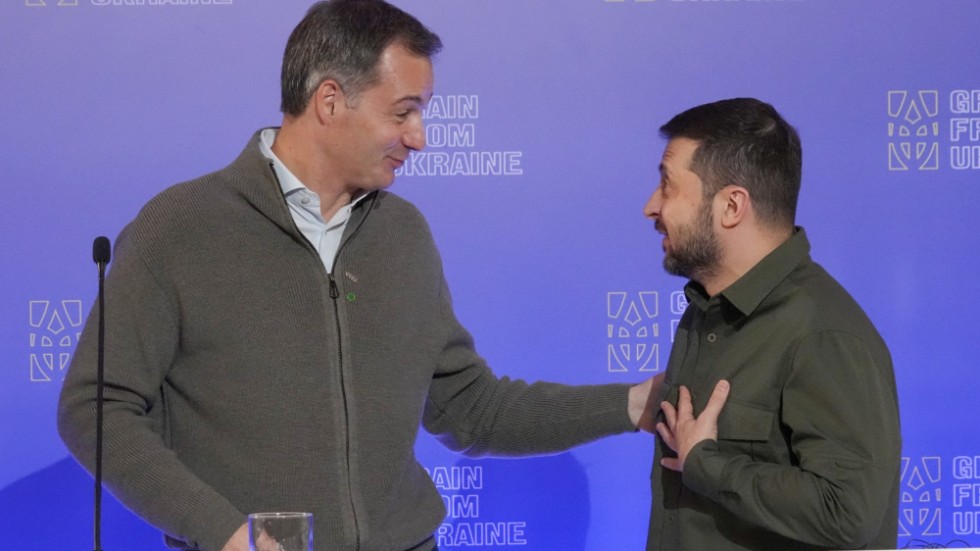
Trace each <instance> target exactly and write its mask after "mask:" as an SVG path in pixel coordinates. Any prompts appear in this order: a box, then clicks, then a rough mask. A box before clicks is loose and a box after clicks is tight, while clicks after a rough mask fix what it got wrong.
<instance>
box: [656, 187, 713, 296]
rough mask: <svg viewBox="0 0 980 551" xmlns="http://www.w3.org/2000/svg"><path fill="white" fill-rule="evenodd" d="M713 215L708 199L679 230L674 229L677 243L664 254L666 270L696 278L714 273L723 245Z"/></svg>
mask: <svg viewBox="0 0 980 551" xmlns="http://www.w3.org/2000/svg"><path fill="white" fill-rule="evenodd" d="M713 218H714V217H713V216H712V213H711V203H710V202H709V201H705V202H704V204H702V206H701V208H700V209H699V210H698V214H697V217H696V218H695V219H694V220H693V221H692V222H691V223H690V224H688V225H687V226H686V227H684V228H682V229H681V230H680V231H676V230H675V232H674V233H675V239H671V242H672V243H673V244H674V245H675V246H674V248H673V250H670V251H665V253H666V254H665V255H664V270H665V271H666V272H667V273H669V274H672V275H676V276H682V277H686V278H688V279H693V280H695V281H702V280H703V279H705V278H707V277H710V276H711V275H712V274H714V272H715V269H716V268H717V266H718V260H719V258H720V257H721V249H720V247H719V245H718V239H717V237H715V234H714V231H713V230H712V222H713Z"/></svg>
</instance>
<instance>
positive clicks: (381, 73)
mask: <svg viewBox="0 0 980 551" xmlns="http://www.w3.org/2000/svg"><path fill="white" fill-rule="evenodd" d="M433 82H434V76H433V72H432V61H430V60H429V58H427V57H425V56H417V55H414V54H412V53H411V52H409V51H408V50H406V49H405V48H404V47H403V46H401V45H399V44H392V45H390V46H388V47H387V48H385V50H384V51H383V52H382V53H381V57H380V58H379V59H378V81H377V83H376V84H375V85H374V86H372V87H370V88H368V89H367V90H366V91H365V93H366V94H374V95H378V96H384V98H383V99H384V100H385V101H389V102H392V103H394V102H398V101H402V100H415V101H419V102H423V103H424V102H426V101H428V100H429V98H430V97H432V87H433Z"/></svg>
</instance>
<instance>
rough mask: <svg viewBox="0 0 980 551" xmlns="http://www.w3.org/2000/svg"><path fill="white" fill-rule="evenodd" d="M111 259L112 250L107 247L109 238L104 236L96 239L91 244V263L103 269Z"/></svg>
mask: <svg viewBox="0 0 980 551" xmlns="http://www.w3.org/2000/svg"><path fill="white" fill-rule="evenodd" d="M111 257H112V248H111V247H110V246H109V238H108V237H106V236H104V235H100V236H98V237H96V238H95V242H94V243H92V261H93V262H95V263H96V264H99V265H100V267H102V268H105V265H106V264H108V263H109V259H110V258H111Z"/></svg>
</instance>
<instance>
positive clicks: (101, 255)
mask: <svg viewBox="0 0 980 551" xmlns="http://www.w3.org/2000/svg"><path fill="white" fill-rule="evenodd" d="M110 256H111V249H110V247H109V239H107V238H106V237H101V236H100V237H97V238H95V243H94V244H93V245H92V257H93V260H95V263H96V264H97V265H98V266H99V340H98V350H99V357H98V367H97V374H96V384H95V396H96V398H95V530H94V532H95V551H102V440H103V436H102V424H103V421H102V401H103V394H104V392H105V267H106V264H108V263H109V257H110Z"/></svg>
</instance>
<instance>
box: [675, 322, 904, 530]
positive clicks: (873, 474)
mask: <svg viewBox="0 0 980 551" xmlns="http://www.w3.org/2000/svg"><path fill="white" fill-rule="evenodd" d="M796 358H797V360H796V361H794V365H793V369H792V373H791V374H790V376H789V378H788V380H787V381H786V383H785V384H784V386H783V391H782V392H783V394H782V415H781V417H782V425H783V427H784V431H785V434H787V435H788V444H789V446H790V449H791V454H792V456H793V458H794V459H795V460H794V464H793V465H777V464H773V463H764V462H759V461H753V459H752V458H751V457H749V456H746V455H734V454H730V453H725V452H724V451H722V450H721V447H720V446H719V444H718V443H717V442H714V441H711V440H703V441H701V442H700V443H698V444H697V445H695V446H694V447H693V449H692V450H691V451H690V453H689V454H688V456H687V458H686V462H685V463H684V467H683V468H684V473H683V481H684V484H685V485H686V486H688V487H689V488H691V489H692V490H694V491H696V492H698V493H700V494H702V495H705V496H707V497H709V498H711V499H712V500H714V501H716V502H717V503H719V504H721V505H722V506H724V507H725V508H726V509H728V510H729V511H731V512H733V513H735V514H736V515H738V516H740V517H741V518H744V519H745V520H746V521H748V522H751V523H753V524H755V525H758V526H762V527H765V528H766V529H768V530H771V531H773V532H776V533H779V534H782V535H784V536H787V537H790V538H793V539H797V540H801V541H806V542H809V543H812V544H815V545H821V546H827V547H832V548H853V547H860V546H861V545H864V544H865V543H866V542H868V541H869V540H870V539H871V538H873V537H874V536H875V535H876V534H877V531H878V528H879V527H880V526H881V523H882V520H883V519H884V515H885V514H886V511H887V506H888V500H889V496H890V493H891V490H892V489H893V488H892V486H893V485H894V484H895V483H896V480H897V473H898V468H899V461H900V454H901V441H900V432H899V425H898V423H899V420H898V409H897V408H898V406H897V403H896V400H895V391H894V383H893V376H892V372H891V364H890V362H887V365H880V364H879V363H876V361H875V359H874V357H873V356H872V354H871V353H870V352H869V350H868V348H867V347H866V346H865V345H864V344H863V343H862V342H861V341H859V340H858V339H857V338H855V337H853V336H851V335H848V334H845V333H839V332H827V333H823V334H818V335H814V336H811V337H809V338H807V339H805V341H804V342H803V343H801V345H800V347H799V349H798V350H797V353H796ZM886 360H887V359H886Z"/></svg>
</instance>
